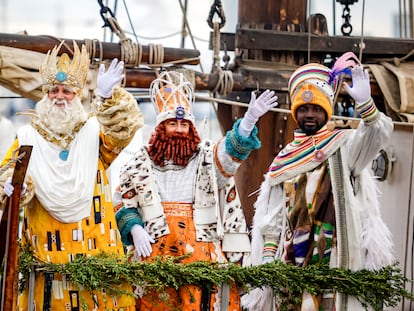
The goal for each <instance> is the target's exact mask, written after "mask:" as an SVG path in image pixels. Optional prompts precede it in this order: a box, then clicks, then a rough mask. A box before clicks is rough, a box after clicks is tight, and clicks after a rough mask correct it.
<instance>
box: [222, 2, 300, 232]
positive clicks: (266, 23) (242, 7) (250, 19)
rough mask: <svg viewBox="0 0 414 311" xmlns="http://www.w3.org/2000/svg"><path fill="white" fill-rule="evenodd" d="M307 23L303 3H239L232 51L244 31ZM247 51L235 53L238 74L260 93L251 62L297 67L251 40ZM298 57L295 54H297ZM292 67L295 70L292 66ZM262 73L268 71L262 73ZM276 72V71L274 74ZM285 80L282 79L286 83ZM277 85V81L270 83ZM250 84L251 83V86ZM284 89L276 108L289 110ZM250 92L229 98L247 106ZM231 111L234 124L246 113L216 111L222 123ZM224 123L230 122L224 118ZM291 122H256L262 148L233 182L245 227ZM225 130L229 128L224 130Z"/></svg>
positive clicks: (274, 118)
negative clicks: (235, 184)
mask: <svg viewBox="0 0 414 311" xmlns="http://www.w3.org/2000/svg"><path fill="white" fill-rule="evenodd" d="M305 21H306V0H296V1H265V2H264V1H263V3H261V5H253V6H252V2H251V1H249V0H239V14H238V25H237V31H236V39H235V46H234V48H235V50H236V51H237V50H238V49H239V47H238V43H240V42H241V41H242V40H243V35H238V34H240V32H241V31H243V30H244V29H272V30H281V31H287V30H291V31H295V30H298V29H299V30H300V29H302V30H303V29H304V25H305ZM250 42H251V46H250V47H249V48H245V47H244V48H243V49H242V50H239V51H238V52H239V53H240V54H241V55H242V56H241V59H240V60H238V61H239V63H240V64H241V66H240V67H239V69H238V70H239V72H242V74H243V76H244V77H245V79H246V80H248V79H251V80H253V81H257V87H258V88H259V89H262V90H263V89H265V88H266V85H265V84H266V81H265V80H266V79H265V78H264V76H263V75H261V73H260V70H259V71H250V72H247V71H246V67H244V64H248V63H249V62H251V61H254V63H256V64H260V63H262V65H263V64H268V65H270V66H271V64H272V62H275V63H276V62H277V63H284V64H292V65H297V64H298V61H297V59H298V57H297V56H295V52H293V51H292V52H284V51H266V50H256V49H255V42H254V40H251V41H250ZM296 55H297V54H296ZM292 67H294V66H292ZM262 71H263V72H266V71H268V70H265V69H263V70H262ZM275 71H276V70H275ZM273 77H274V78H273V79H275V80H276V77H277V73H276V72H273ZM287 78H288V77H287V76H286V77H285V81H286V79H287ZM272 83H276V81H272ZM250 84H251V83H250ZM286 88H287V84H286V85H285V86H282V87H281V88H280V89H279V90H277V89H274V88H273V89H274V90H275V91H276V92H277V94H278V96H279V100H278V101H279V108H285V109H288V108H289V106H288V102H287V100H286V93H285V92H280V91H281V90H283V89H285V90H286ZM251 91H252V89H249V90H246V91H244V92H233V93H231V94H230V96H229V98H231V99H233V100H236V99H240V101H242V102H248V101H249V98H250V92H251ZM220 108H221V107H220ZM229 109H230V110H231V119H230V120H235V119H237V118H240V117H242V116H243V114H244V112H245V111H246V109H245V108H240V107H232V108H228V107H222V108H221V109H219V113H220V112H221V116H219V119H224V118H225V116H226V115H228V114H229ZM227 119H229V118H228V117H227ZM294 126H295V125H294V124H293V121H292V119H291V117H290V115H287V114H283V113H275V112H270V113H267V114H266V115H264V116H263V117H262V118H261V119H260V120H259V122H258V128H259V138H260V140H261V142H262V147H261V148H260V149H259V150H256V151H254V152H252V154H251V155H250V157H249V158H248V160H247V161H245V162H244V163H243V164H242V166H241V167H240V169H239V170H238V172H237V174H236V182H237V186H238V189H239V192H240V198H241V201H242V204H243V208H244V212H245V215H246V219H247V222H248V224H249V225H250V224H251V220H252V216H253V204H254V202H255V201H256V199H257V195H256V194H253V195H251V194H252V193H254V192H255V191H256V190H257V189H258V188H259V187H260V184H261V182H262V181H263V176H264V174H265V173H266V170H267V168H268V166H269V164H270V163H271V161H272V160H273V158H274V156H275V155H276V154H277V153H278V152H279V151H280V149H281V148H282V147H283V146H284V144H285V141H286V140H287V139H290V138H291V135H292V134H291V133H292V130H293V128H294ZM226 130H228V128H227V129H226Z"/></svg>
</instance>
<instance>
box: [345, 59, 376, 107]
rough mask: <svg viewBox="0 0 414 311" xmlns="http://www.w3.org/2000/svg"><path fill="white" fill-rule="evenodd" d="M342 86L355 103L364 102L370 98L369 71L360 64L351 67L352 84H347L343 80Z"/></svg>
mask: <svg viewBox="0 0 414 311" xmlns="http://www.w3.org/2000/svg"><path fill="white" fill-rule="evenodd" d="M343 86H344V88H345V90H346V91H347V92H348V94H349V95H350V96H351V97H352V98H353V99H354V100H355V102H356V103H357V104H360V103H364V102H366V101H367V100H369V99H370V98H371V85H370V84H369V73H368V70H367V69H365V70H364V69H363V68H362V66H356V67H354V68H352V86H349V85H348V83H346V82H344V84H343Z"/></svg>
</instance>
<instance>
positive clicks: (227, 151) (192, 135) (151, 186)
mask: <svg viewBox="0 0 414 311" xmlns="http://www.w3.org/2000/svg"><path fill="white" fill-rule="evenodd" d="M150 91H151V100H152V102H153V104H154V107H155V109H156V112H157V126H156V128H155V131H154V132H153V134H152V136H151V138H150V140H149V144H148V146H146V147H142V148H141V149H140V150H139V151H138V152H137V153H136V155H135V156H134V157H133V158H132V159H131V160H130V161H128V162H127V163H126V164H125V166H124V167H123V168H122V169H121V173H120V191H119V192H118V193H116V194H115V195H116V197H117V198H116V199H114V203H115V202H117V203H119V206H118V209H119V210H118V211H117V214H116V218H117V222H118V226H119V231H120V233H121V238H122V241H123V242H124V244H126V245H129V246H131V249H134V258H135V259H136V260H146V261H151V260H153V259H154V258H155V257H157V256H184V258H183V259H182V260H181V262H185V263H188V262H194V261H216V262H227V261H231V262H241V263H243V262H242V261H243V260H245V259H246V258H243V257H244V255H246V256H248V254H249V252H250V241H249V237H248V230H247V226H246V222H245V218H244V215H243V211H242V207H241V204H240V200H239V198H238V197H237V192H236V188H235V185H234V180H233V178H232V177H233V175H234V173H235V172H236V170H237V168H238V167H239V166H240V164H241V163H242V162H243V161H244V160H245V159H246V158H247V157H248V156H249V154H250V152H251V151H252V150H254V149H257V148H259V147H260V141H259V139H258V138H257V128H256V127H255V123H256V122H257V120H258V119H259V118H260V117H261V116H262V115H263V114H265V113H266V112H267V111H268V110H269V109H270V108H272V107H275V106H276V105H277V102H276V100H277V96H275V95H274V92H273V91H269V90H266V91H265V92H264V93H263V94H261V96H260V97H258V98H257V99H256V96H255V93H254V92H253V93H252V98H251V101H250V104H249V108H248V110H247V112H246V114H245V116H244V118H242V119H239V120H237V121H236V123H235V125H234V127H233V129H232V130H231V131H229V132H227V134H226V136H225V137H223V138H222V139H221V140H220V141H219V142H218V143H213V142H212V141H209V140H206V141H201V139H200V137H199V134H198V132H197V129H196V127H195V125H194V115H193V114H192V104H193V101H194V91H193V86H192V84H191V83H190V82H189V81H188V80H187V79H186V78H185V77H184V75H183V74H181V73H178V72H173V71H172V72H167V71H165V72H163V73H161V74H160V76H159V77H158V78H157V79H156V80H154V81H153V82H152V84H151V87H150ZM142 290H143V291H144V293H143V295H141V297H140V299H139V300H138V304H137V308H138V310H163V311H165V310H207V309H208V310H231V311H233V310H241V306H240V299H239V295H238V292H237V288H236V286H232V287H229V286H226V285H223V286H221V287H220V288H216V289H215V290H214V291H213V293H212V294H211V295H209V293H208V292H207V291H205V290H204V291H203V289H202V288H200V287H197V286H194V285H190V286H182V287H181V288H180V289H179V290H178V291H176V290H175V289H173V288H168V289H167V290H166V292H163V293H159V292H155V291H151V290H150V289H145V288H144V289H142Z"/></svg>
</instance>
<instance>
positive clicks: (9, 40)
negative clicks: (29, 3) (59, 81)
mask: <svg viewBox="0 0 414 311" xmlns="http://www.w3.org/2000/svg"><path fill="white" fill-rule="evenodd" d="M62 40H65V43H66V44H67V46H68V47H69V48H71V49H72V48H73V41H76V43H77V44H78V45H79V46H81V45H82V44H85V43H86V40H74V39H63V38H56V37H51V36H29V35H20V34H8V33H0V45H3V46H8V47H13V48H19V49H23V50H29V51H35V52H40V53H45V54H46V53H47V52H48V51H49V50H51V49H53V47H54V46H56V45H59V44H60V42H61V41H62ZM90 41H93V40H90ZM94 48H95V53H94V54H95V57H96V58H98V57H99V56H100V55H101V53H102V58H103V59H113V58H118V59H121V56H122V55H121V44H120V43H109V42H96V43H95V44H94ZM62 53H71V51H70V50H69V49H67V48H66V46H62V48H61V50H60V54H62ZM149 54H150V48H149V46H145V45H143V46H142V60H141V62H142V63H148V61H149V58H150V56H149ZM199 56H200V52H199V51H198V50H190V49H179V48H168V47H164V60H163V62H165V63H168V62H174V61H177V60H188V61H187V62H184V63H185V64H189V65H198V64H199V63H200V60H199V59H198V57H199Z"/></svg>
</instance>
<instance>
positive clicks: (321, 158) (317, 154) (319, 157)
mask: <svg viewBox="0 0 414 311" xmlns="http://www.w3.org/2000/svg"><path fill="white" fill-rule="evenodd" d="M312 144H313V148H314V150H315V153H314V155H313V158H314V159H315V160H316V161H317V162H323V161H324V160H325V152H323V150H319V149H318V148H316V144H315V138H314V137H313V136H312Z"/></svg>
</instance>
